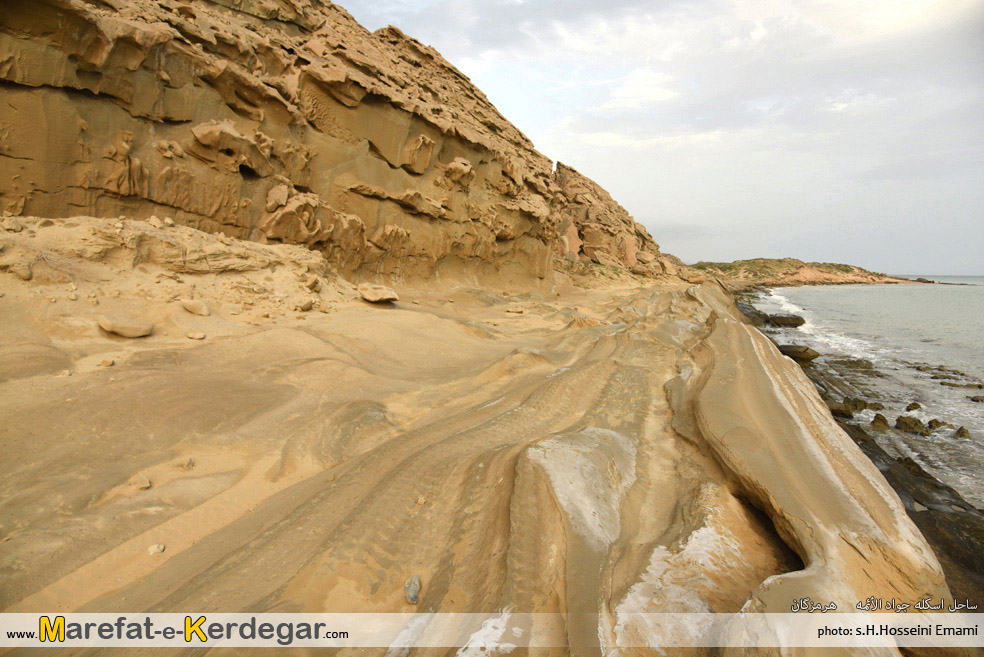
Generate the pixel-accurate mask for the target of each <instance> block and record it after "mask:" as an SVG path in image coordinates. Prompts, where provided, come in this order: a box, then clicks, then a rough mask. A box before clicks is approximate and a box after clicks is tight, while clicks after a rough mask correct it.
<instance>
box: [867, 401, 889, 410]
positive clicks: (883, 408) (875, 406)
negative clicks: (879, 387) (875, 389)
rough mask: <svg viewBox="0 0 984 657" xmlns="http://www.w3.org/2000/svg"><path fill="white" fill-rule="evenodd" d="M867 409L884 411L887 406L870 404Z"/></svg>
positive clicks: (877, 403)
mask: <svg viewBox="0 0 984 657" xmlns="http://www.w3.org/2000/svg"><path fill="white" fill-rule="evenodd" d="M867 408H868V410H869V411H884V410H885V404H883V403H881V402H868V406H867Z"/></svg>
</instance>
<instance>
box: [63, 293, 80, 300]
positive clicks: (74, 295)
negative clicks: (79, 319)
mask: <svg viewBox="0 0 984 657" xmlns="http://www.w3.org/2000/svg"><path fill="white" fill-rule="evenodd" d="M65 298H66V299H68V300H69V301H78V299H79V295H77V294H75V293H74V292H69V293H68V296H67V297H65Z"/></svg>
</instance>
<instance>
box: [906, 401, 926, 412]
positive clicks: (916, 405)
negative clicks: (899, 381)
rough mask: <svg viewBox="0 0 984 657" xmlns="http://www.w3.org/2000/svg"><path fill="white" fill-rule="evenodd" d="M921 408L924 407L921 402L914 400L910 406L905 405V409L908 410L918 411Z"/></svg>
mask: <svg viewBox="0 0 984 657" xmlns="http://www.w3.org/2000/svg"><path fill="white" fill-rule="evenodd" d="M920 408H922V404H920V403H919V402H912V403H911V404H909V405H908V406H906V407H905V410H906V411H918V410H919V409H920Z"/></svg>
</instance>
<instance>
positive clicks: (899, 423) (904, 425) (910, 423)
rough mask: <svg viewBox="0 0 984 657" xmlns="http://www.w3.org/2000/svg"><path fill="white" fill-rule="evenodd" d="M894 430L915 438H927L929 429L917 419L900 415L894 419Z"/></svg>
mask: <svg viewBox="0 0 984 657" xmlns="http://www.w3.org/2000/svg"><path fill="white" fill-rule="evenodd" d="M895 428H896V429H898V430H899V431H905V432H906V433H911V434H914V435H917V436H928V435H929V428H928V427H927V426H926V425H925V424H923V422H922V420H920V419H919V418H915V417H911V416H909V415H900V416H898V417H897V418H895Z"/></svg>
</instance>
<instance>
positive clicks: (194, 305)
mask: <svg viewBox="0 0 984 657" xmlns="http://www.w3.org/2000/svg"><path fill="white" fill-rule="evenodd" d="M181 307H182V308H184V309H185V310H187V311H188V312H190V313H191V314H192V315H201V316H202V317H208V316H209V315H211V314H212V311H211V310H209V309H208V306H206V305H205V302H204V301H202V300H201V299H182V300H181Z"/></svg>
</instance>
